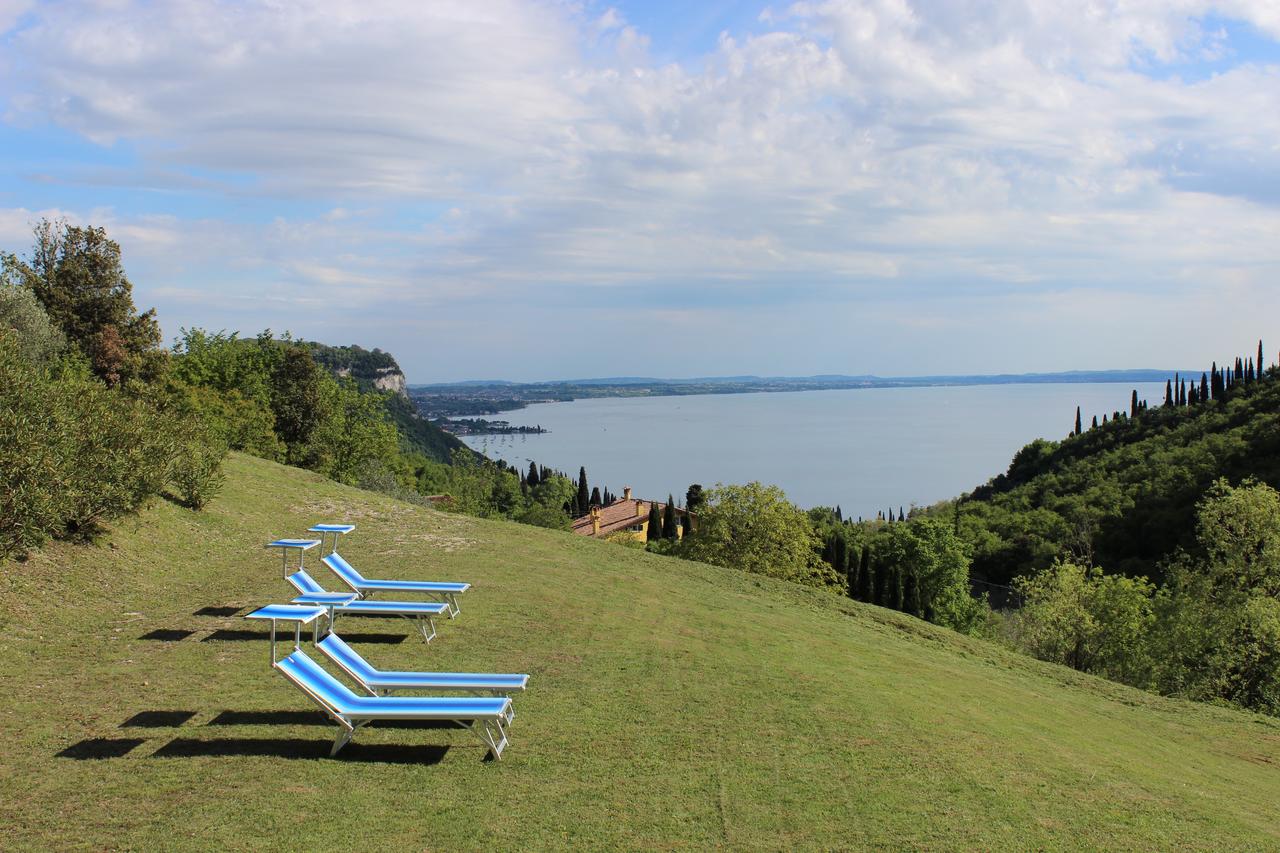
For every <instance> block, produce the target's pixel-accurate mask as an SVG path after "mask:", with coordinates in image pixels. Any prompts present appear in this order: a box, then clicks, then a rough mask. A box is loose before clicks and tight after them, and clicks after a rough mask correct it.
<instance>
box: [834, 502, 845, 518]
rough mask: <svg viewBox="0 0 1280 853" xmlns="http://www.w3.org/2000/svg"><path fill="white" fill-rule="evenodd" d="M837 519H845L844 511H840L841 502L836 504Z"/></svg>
mask: <svg viewBox="0 0 1280 853" xmlns="http://www.w3.org/2000/svg"><path fill="white" fill-rule="evenodd" d="M836 521H844V513H842V512H840V504H836Z"/></svg>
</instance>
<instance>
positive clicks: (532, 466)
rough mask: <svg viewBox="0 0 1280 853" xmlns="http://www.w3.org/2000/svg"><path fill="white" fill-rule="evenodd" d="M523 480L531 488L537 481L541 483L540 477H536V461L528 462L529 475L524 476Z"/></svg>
mask: <svg viewBox="0 0 1280 853" xmlns="http://www.w3.org/2000/svg"><path fill="white" fill-rule="evenodd" d="M524 481H525V482H526V483H528V484H529V488H531V489H532V488H533V487H534V486H536V485H538V484H539V483H541V482H542V480H541V478H539V477H538V463H537V462H530V463H529V476H527V477H525V478H524Z"/></svg>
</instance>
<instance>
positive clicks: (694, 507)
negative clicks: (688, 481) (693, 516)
mask: <svg viewBox="0 0 1280 853" xmlns="http://www.w3.org/2000/svg"><path fill="white" fill-rule="evenodd" d="M705 501H706V496H705V495H704V494H703V491H702V486H701V485H699V484H698V483H694V484H693V485H692V486H690V487H689V488H688V489H687V490H686V491H685V493H684V508H685V509H687V510H689V512H697V511H698V508H699V507H701V506H702V504H703V503H704V502H705Z"/></svg>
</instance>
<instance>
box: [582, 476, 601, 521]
mask: <svg viewBox="0 0 1280 853" xmlns="http://www.w3.org/2000/svg"><path fill="white" fill-rule="evenodd" d="M596 497H599V493H597V494H596ZM590 508H591V495H590V494H589V493H588V491H587V469H586V466H583V467H580V468H579V469H578V512H579V513H586V512H587V511H588V510H589V509H590Z"/></svg>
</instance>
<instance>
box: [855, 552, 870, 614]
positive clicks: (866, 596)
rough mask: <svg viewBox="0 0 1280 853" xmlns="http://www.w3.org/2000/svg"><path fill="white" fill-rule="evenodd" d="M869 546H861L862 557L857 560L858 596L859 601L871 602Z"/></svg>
mask: <svg viewBox="0 0 1280 853" xmlns="http://www.w3.org/2000/svg"><path fill="white" fill-rule="evenodd" d="M871 580H872V578H871V546H870V545H863V546H862V556H861V557H860V558H859V559H858V595H857V596H856V597H857V599H858V600H859V601H868V602H869V601H871Z"/></svg>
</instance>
